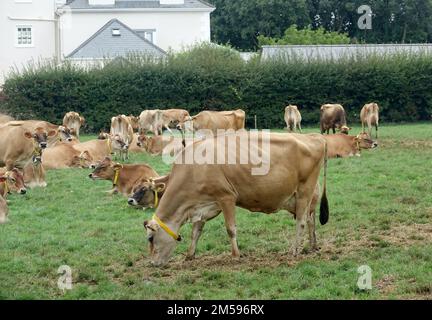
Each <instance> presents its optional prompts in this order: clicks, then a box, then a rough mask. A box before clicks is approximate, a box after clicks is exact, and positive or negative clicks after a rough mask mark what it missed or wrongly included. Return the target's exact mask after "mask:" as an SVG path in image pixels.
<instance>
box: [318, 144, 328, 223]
mask: <svg viewBox="0 0 432 320" xmlns="http://www.w3.org/2000/svg"><path fill="white" fill-rule="evenodd" d="M327 165H328V147H327V142H326V143H325V155H324V181H323V193H322V196H321V204H320V223H321V225H325V224H327V222H328V221H329V216H330V210H329V203H328V199H327Z"/></svg>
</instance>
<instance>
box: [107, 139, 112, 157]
mask: <svg viewBox="0 0 432 320" xmlns="http://www.w3.org/2000/svg"><path fill="white" fill-rule="evenodd" d="M107 145H108V151H109V154H112V146H111V138H110V137H108V139H107Z"/></svg>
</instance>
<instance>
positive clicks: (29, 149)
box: [0, 125, 57, 170]
mask: <svg viewBox="0 0 432 320" xmlns="http://www.w3.org/2000/svg"><path fill="white" fill-rule="evenodd" d="M56 133H57V132H56V131H55V130H51V131H48V132H47V131H45V130H44V129H43V128H36V129H34V130H31V131H29V130H27V129H25V128H23V127H22V126H8V125H7V126H2V127H0V166H6V167H7V169H8V170H12V169H13V168H14V167H18V168H20V169H23V168H24V167H25V166H26V165H27V164H28V163H29V162H31V161H32V159H33V157H34V156H35V155H40V154H41V152H42V150H43V149H45V148H46V147H47V145H48V142H47V139H48V138H49V137H53V136H55V135H56Z"/></svg>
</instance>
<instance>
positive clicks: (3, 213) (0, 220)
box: [0, 176, 9, 224]
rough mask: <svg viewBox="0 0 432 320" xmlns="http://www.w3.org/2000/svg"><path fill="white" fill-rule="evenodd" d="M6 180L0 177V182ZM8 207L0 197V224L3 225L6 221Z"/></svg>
mask: <svg viewBox="0 0 432 320" xmlns="http://www.w3.org/2000/svg"><path fill="white" fill-rule="evenodd" d="M4 180H6V177H3V176H0V182H2V181H4ZM8 214H9V207H8V205H7V202H6V200H5V199H4V198H3V197H2V196H0V224H4V223H6V222H7V221H8V218H7V216H8Z"/></svg>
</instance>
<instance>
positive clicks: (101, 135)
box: [98, 131, 110, 140]
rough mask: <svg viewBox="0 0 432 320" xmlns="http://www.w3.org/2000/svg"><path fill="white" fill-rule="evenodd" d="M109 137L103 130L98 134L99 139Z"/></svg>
mask: <svg viewBox="0 0 432 320" xmlns="http://www.w3.org/2000/svg"><path fill="white" fill-rule="evenodd" d="M109 137H110V135H109V133H106V132H104V131H101V132H100V133H99V135H98V139H99V140H108V139H109Z"/></svg>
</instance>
